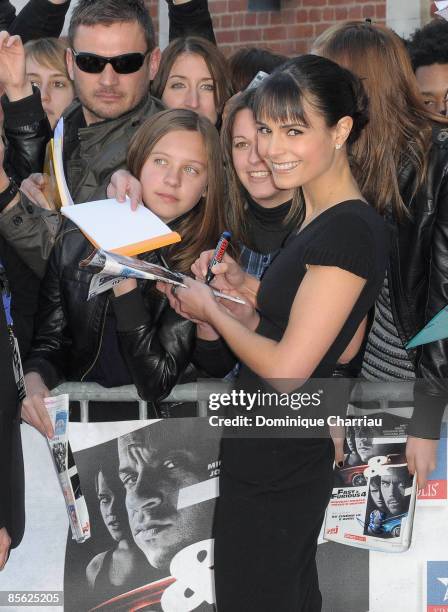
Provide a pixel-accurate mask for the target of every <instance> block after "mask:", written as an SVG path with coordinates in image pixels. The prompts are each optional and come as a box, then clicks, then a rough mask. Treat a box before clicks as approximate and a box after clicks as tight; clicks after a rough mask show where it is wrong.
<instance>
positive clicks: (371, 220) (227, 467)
mask: <svg viewBox="0 0 448 612" xmlns="http://www.w3.org/2000/svg"><path fill="white" fill-rule="evenodd" d="M388 253H389V239H388V232H387V229H386V225H385V222H384V221H383V219H382V218H381V217H380V215H379V214H378V213H377V212H376V211H375V210H374V209H373V208H372V207H370V206H369V205H367V204H366V203H365V202H363V201H361V200H348V201H345V202H341V203H340V204H336V205H335V206H332V207H331V208H328V209H327V210H325V211H324V212H323V213H321V214H320V215H318V216H317V217H316V218H315V219H313V220H312V221H311V222H310V223H309V224H308V225H306V226H305V227H304V228H303V229H302V230H301V231H299V232H296V233H293V234H291V235H290V236H289V238H288V239H287V241H286V243H285V245H284V247H283V249H282V250H281V251H280V253H279V254H278V255H277V257H276V258H275V260H274V261H273V263H272V264H271V266H270V267H269V268H268V269H267V271H266V273H265V274H264V276H263V278H262V281H261V284H260V288H259V291H258V295H257V301H258V310H259V314H260V322H259V325H258V327H257V330H256V331H257V333H258V334H261V335H262V336H265V337H266V338H270V339H272V340H276V341H280V340H281V338H282V336H283V334H284V332H285V330H286V327H287V325H288V320H289V315H290V312H291V307H292V303H293V301H294V298H295V296H296V293H297V291H298V288H299V286H300V283H301V282H302V280H303V278H304V276H305V274H306V271H307V268H306V265H307V264H309V265H322V266H336V267H338V268H342V269H344V270H347V271H349V272H352V273H353V274H356V275H357V276H360V277H361V278H365V279H366V283H365V285H364V287H363V289H362V291H361V294H360V296H359V298H358V300H357V301H356V303H355V305H354V307H353V309H352V311H351V313H350V315H349V317H348V318H347V320H346V322H345V323H344V325H343V327H342V329H341V331H340V332H339V334H338V336H337V338H336V339H335V341H334V342H333V344H332V345H331V346H330V347H329V349H328V351H327V353H326V355H325V356H324V357H323V359H322V361H321V362H320V363H319V365H318V366H317V368H316V369H315V371H314V372H313V374H312V376H311V378H319V379H322V378H328V379H330V378H331V377H332V373H333V371H334V369H335V366H336V363H337V360H338V359H339V357H340V355H341V354H342V353H343V352H344V350H345V349H346V347H347V346H348V344H349V342H350V340H351V339H352V337H353V336H354V334H355V332H356V330H357V329H358V327H359V325H360V323H361V322H362V321H363V319H364V317H365V316H366V314H367V313H368V311H369V310H370V309H371V308H372V306H373V305H374V302H375V299H376V297H377V295H378V292H379V291H380V288H381V286H382V283H383V279H384V275H385V271H386V264H387V259H388ZM268 382H269V381H265V380H263V379H261V378H260V377H259V376H258V375H257V374H255V373H254V372H252V371H251V370H250V369H249V368H248V367H247V366H246V365H244V364H242V367H241V371H240V376H239V378H238V380H237V384H236V386H237V388H238V389H243V390H246V391H249V392H251V393H253V392H254V391H256V390H258V389H260V390H266V387H268V388H269V384H267V383H268ZM270 389H271V390H272V387H270ZM302 390H303V387H302V388H301V389H299V391H302ZM257 411H258V412H259V413H260V414H266V405H264V406H257V405H255V406H254V408H253V409H252V410H251V416H252V417H253V418H255V415H256V414H257ZM267 412H268V414H269V416H271V417H275V416H280V415H279V414H278V411H276V409H275V408H271V409H268V410H267ZM308 412H310V411H308ZM302 413H303V411H302V410H299V411H298V412H297V413H291V412H290V416H292V417H297V416H298V414H302ZM236 414H240V415H242V414H244V415H247V414H248V413H247V410H246V409H241V408H238V407H234V408H233V415H236ZM283 414H284V411H283V413H282V415H283ZM307 416H308V414H307ZM250 429H251V431H249V432H248V429H245V428H241V427H235V428H231V429H227V435H230V436H232V437H226V435H225V436H224V440H223V447H222V451H223V456H222V468H223V471H224V472H227V473H229V474H231V475H232V476H233V477H235V478H238V479H242V480H246V481H250V482H253V483H255V482H261V481H264V482H267V481H270V482H274V481H275V480H278V479H282V481H284V475H285V470H286V471H289V472H288V473H290V471H291V466H293V465H296V466H297V468H298V467H299V464H300V456H301V455H303V453H305V455H306V456H307V457H308V458H309V453H310V451H311V447H315V448H316V444H317V447H320V450H319V452H321V450H322V444H323V443H327V446H328V440H325V439H321V440H310V439H308V440H304V439H300V438H298V439H297V438H296V439H284V438H282V437H281V436H280V437H277V438H274V439H271V438H270V433H269V432H267V437H266V438H262V439H247V438H248V437H252V435H253V433H254V428H253V427H251V428H250ZM248 433H249V434H250V435H249V436H248V435H247V434H248ZM318 443H320V444H318ZM302 458H303V457H302ZM290 484H291V482H290V483H289V485H290ZM285 486H288V485H286V484H285Z"/></svg>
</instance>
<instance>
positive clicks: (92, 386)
mask: <svg viewBox="0 0 448 612" xmlns="http://www.w3.org/2000/svg"><path fill="white" fill-rule="evenodd" d="M230 387H231V383H227V382H225V381H222V380H216V379H210V380H207V379H205V380H199V381H197V382H193V383H186V384H183V385H176V386H175V387H174V388H173V389H172V391H171V393H170V394H169V395H168V397H166V398H165V399H163V400H161V401H162V402H197V404H198V416H207V408H208V400H207V397H208V395H209V394H210V393H223V392H226V391H228V390H229V389H230ZM62 393H68V394H69V396H70V400H73V401H75V402H79V404H80V409H81V423H88V422H89V402H138V417H139V419H147V418H148V402H146V401H145V400H142V398H141V397H140V396H139V394H138V393H137V389H136V388H135V386H134V385H125V386H123V387H112V388H109V389H107V388H105V387H102V386H101V385H98V384H97V383H79V382H68V383H63V384H62V385H59V386H58V387H55V388H54V389H52V391H51V395H60V394H62Z"/></svg>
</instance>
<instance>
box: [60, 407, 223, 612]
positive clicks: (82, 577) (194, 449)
mask: <svg viewBox="0 0 448 612" xmlns="http://www.w3.org/2000/svg"><path fill="white" fill-rule="evenodd" d="M219 437H220V432H219V430H217V429H215V428H211V427H209V426H208V421H207V419H198V418H192V419H170V420H165V421H157V422H154V423H151V424H143V425H142V426H141V427H139V428H137V429H135V430H134V431H131V432H129V433H126V434H124V435H121V436H119V437H117V438H113V439H111V440H108V441H106V442H102V443H98V444H94V443H93V444H91V445H90V446H88V447H87V448H84V449H83V450H80V451H77V452H75V453H74V458H75V462H76V464H77V467H78V472H79V475H80V479H81V482H82V486H83V491H84V495H85V499H86V503H87V507H88V509H89V516H90V528H91V538H90V539H89V540H88V541H86V542H84V543H83V544H82V545H79V544H77V543H76V542H75V541H74V540H72V539H71V537H69V538H68V541H67V549H66V558H65V570H64V599H65V605H64V609H65V610H67V611H72V610H73V612H75V611H77V612H78V611H80V610H131V609H139V610H151V611H154V612H188V611H189V610H197V611H198V612H207V611H209V610H213V609H214V606H213V604H214V591H213V569H212V568H213V540H212V521H213V512H214V505H215V500H216V497H217V495H218V474H219V462H218V451H219Z"/></svg>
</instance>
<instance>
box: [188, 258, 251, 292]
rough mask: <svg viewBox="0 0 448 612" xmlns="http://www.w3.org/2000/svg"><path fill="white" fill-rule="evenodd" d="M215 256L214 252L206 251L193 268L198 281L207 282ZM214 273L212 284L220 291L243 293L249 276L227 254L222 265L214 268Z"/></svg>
mask: <svg viewBox="0 0 448 612" xmlns="http://www.w3.org/2000/svg"><path fill="white" fill-rule="evenodd" d="M213 254H214V251H213V250H210V251H204V252H203V253H201V254H200V256H199V257H198V259H196V261H195V262H194V264H193V265H192V266H191V271H192V272H193V274H194V275H195V277H196V278H197V279H199V280H205V277H206V276H207V270H208V266H209V263H210V261H211V260H212V257H213ZM212 272H213V273H214V275H215V278H214V279H213V281H212V283H211V284H212V285H213V287H215V288H216V289H218V290H219V291H225V292H228V291H232V290H236V291H242V289H243V287H244V284H245V281H246V277H247V274H246V273H245V272H244V271H243V270H242V268H241V267H240V266H239V265H238V264H237V263H236V261H235V260H234V259H232V258H231V257H230V255H228V254H227V253H225V255H224V258H223V260H222V262H221V263H220V264H216V265H215V266H213V269H212Z"/></svg>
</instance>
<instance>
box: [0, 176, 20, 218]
mask: <svg viewBox="0 0 448 612" xmlns="http://www.w3.org/2000/svg"><path fill="white" fill-rule="evenodd" d="M18 192H19V188H18V187H17V184H16V182H15V181H14V179H12V178H10V179H9V185H8V187H7V188H6V189H5V190H4V191H2V192H1V193H0V213H2V212H3V210H4V209H5V208H6V207H7V206H8V204H10V203H11V202H12V201H13V199H14V198H15V197H16V195H17V193H18Z"/></svg>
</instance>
